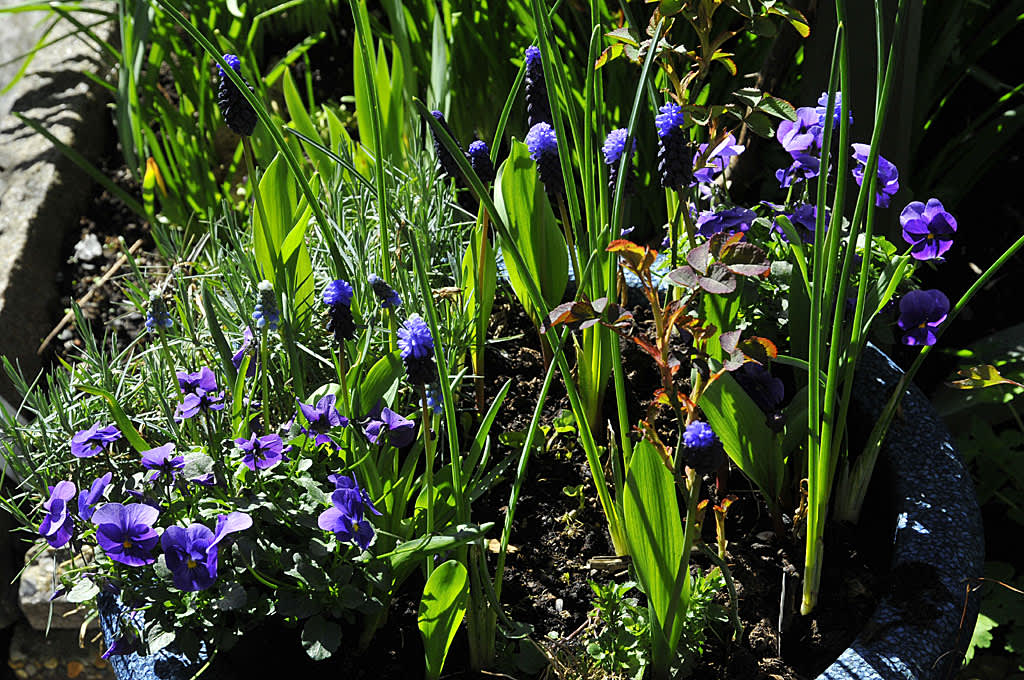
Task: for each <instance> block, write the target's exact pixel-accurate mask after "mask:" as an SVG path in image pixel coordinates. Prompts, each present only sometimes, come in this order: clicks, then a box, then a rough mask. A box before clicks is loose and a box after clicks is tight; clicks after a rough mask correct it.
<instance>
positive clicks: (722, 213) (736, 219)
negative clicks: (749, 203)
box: [697, 206, 757, 238]
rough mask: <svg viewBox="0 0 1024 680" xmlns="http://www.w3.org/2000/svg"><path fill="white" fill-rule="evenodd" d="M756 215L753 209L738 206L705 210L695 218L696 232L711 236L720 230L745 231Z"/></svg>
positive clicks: (706, 236) (707, 236)
mask: <svg viewBox="0 0 1024 680" xmlns="http://www.w3.org/2000/svg"><path fill="white" fill-rule="evenodd" d="M756 217H757V214H756V213H754V211H753V210H749V209H748V208H743V207H740V206H736V207H734V208H726V209H724V210H719V211H717V212H710V211H705V212H702V213H701V214H700V216H699V217H698V218H697V233H698V234H700V235H701V236H704V237H705V238H711V236H713V235H714V234H717V233H718V232H720V231H747V230H748V229H750V223H751V222H753V221H754V219H755V218H756Z"/></svg>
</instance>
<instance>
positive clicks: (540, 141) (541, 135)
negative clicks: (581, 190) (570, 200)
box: [523, 123, 565, 201]
mask: <svg viewBox="0 0 1024 680" xmlns="http://www.w3.org/2000/svg"><path fill="white" fill-rule="evenodd" d="M523 141H524V142H525V143H526V148H527V149H529V150H530V158H532V159H533V160H534V161H536V162H537V176H538V177H540V181H541V184H543V185H544V191H546V192H547V194H548V198H550V199H551V200H552V201H557V200H558V199H560V198H561V197H562V196H565V183H564V182H562V166H561V165H560V164H559V162H558V137H557V136H556V135H555V130H554V128H552V127H551V126H550V125H548V124H547V123H537V124H536V125H534V126H533V127H532V128H530V131H529V132H527V133H526V138H525V139H524V140H523Z"/></svg>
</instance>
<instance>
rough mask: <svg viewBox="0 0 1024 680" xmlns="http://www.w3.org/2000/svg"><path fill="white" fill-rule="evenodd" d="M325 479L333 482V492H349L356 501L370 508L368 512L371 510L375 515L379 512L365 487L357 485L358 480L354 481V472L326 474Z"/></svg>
mask: <svg viewBox="0 0 1024 680" xmlns="http://www.w3.org/2000/svg"><path fill="white" fill-rule="evenodd" d="M327 479H328V481H330V482H331V484H334V493H338V492H342V493H345V494H350V495H352V496H353V497H354V498H355V499H356V500H358V502H360V503H362V504H363V505H365V506H366V507H368V508H369V509H370V512H372V513H373V514H375V515H379V514H380V511H378V510H377V508H376V506H375V505H374V504H373V500H372V499H371V498H370V494H368V493H366V489H364V488H362V487H361V486H359V482H358V481H356V476H355V475H354V474H353V475H343V474H340V473H339V474H334V475H327ZM339 498H340V497H339Z"/></svg>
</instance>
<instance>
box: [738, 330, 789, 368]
mask: <svg viewBox="0 0 1024 680" xmlns="http://www.w3.org/2000/svg"><path fill="white" fill-rule="evenodd" d="M739 351H741V352H743V354H744V356H746V357H747V358H748V359H750V360H751V361H756V362H757V363H759V364H761V365H762V366H767V365H768V362H769V361H771V360H772V359H774V358H775V357H777V356H779V349H778V348H777V347H776V346H775V343H774V342H772V341H771V340H769V339H768V338H762V337H761V336H759V335H752V336H750V337H749V338H745V339H744V340H743V342H741V343H740V344H739Z"/></svg>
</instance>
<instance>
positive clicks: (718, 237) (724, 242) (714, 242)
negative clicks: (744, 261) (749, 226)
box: [709, 231, 743, 260]
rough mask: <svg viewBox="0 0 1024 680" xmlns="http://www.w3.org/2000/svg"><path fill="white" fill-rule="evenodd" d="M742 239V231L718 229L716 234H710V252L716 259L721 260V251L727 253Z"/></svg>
mask: <svg viewBox="0 0 1024 680" xmlns="http://www.w3.org/2000/svg"><path fill="white" fill-rule="evenodd" d="M741 241H743V232H742V231H720V232H718V233H717V234H714V235H712V236H711V239H710V241H709V243H710V244H711V254H712V255H714V256H715V259H716V260H721V259H722V257H723V255H722V253H727V252H729V250H730V249H731V248H733V247H734V246H735V245H736V244H737V243H740V242H741Z"/></svg>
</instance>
